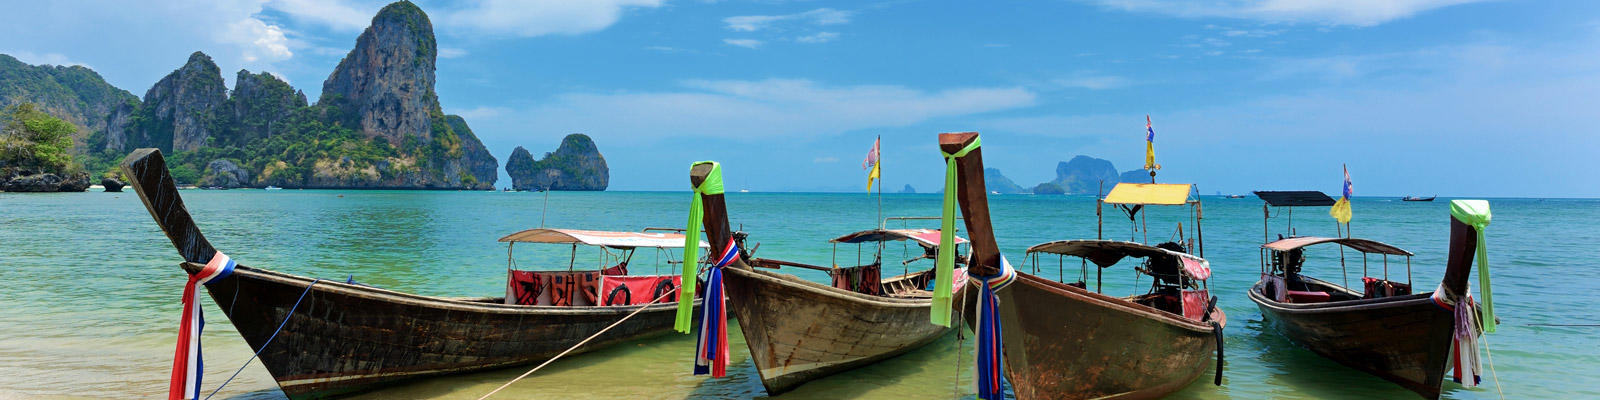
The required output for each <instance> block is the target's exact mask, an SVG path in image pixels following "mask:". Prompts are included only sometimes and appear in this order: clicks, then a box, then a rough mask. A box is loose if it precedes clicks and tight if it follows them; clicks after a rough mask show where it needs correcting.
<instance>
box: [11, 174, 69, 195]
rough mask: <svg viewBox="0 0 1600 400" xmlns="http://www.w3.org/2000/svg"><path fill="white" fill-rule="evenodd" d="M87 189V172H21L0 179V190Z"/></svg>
mask: <svg viewBox="0 0 1600 400" xmlns="http://www.w3.org/2000/svg"><path fill="white" fill-rule="evenodd" d="M87 189H89V173H87V172H76V173H62V174H54V173H48V172H47V173H29V172H23V173H21V174H18V175H16V176H12V177H11V178H10V179H6V180H3V181H0V191H6V192H82V191H84V190H87Z"/></svg>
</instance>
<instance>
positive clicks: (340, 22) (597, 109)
mask: <svg viewBox="0 0 1600 400" xmlns="http://www.w3.org/2000/svg"><path fill="white" fill-rule="evenodd" d="M0 4H3V6H0V7H3V8H4V9H5V10H6V11H7V12H4V13H0V53H5V54H10V55H13V56H15V57H17V58H19V59H21V60H23V61H25V62H28V63H32V64H56V65H70V64H81V65H86V66H89V67H91V68H93V69H95V70H96V71H98V72H99V73H100V74H101V75H102V76H104V77H105V78H106V79H107V80H108V81H110V82H111V83H112V84H113V85H116V86H118V87H121V88H123V89H126V90H128V91H130V92H133V93H134V94H136V95H141V96H142V95H143V93H144V91H145V90H147V89H148V88H149V87H150V85H152V84H153V83H155V82H156V81H157V80H159V79H160V78H161V77H162V76H164V75H166V74H167V73H169V72H171V71H172V70H173V69H175V68H177V67H179V66H180V65H181V64H183V62H184V61H185V60H186V59H187V56H188V54H189V53H190V52H193V51H196V50H199V51H204V52H206V53H207V54H209V55H211V56H212V57H213V58H214V59H215V60H216V61H217V63H218V64H219V66H221V68H222V70H223V75H224V78H225V79H227V80H228V81H229V82H228V83H229V85H230V86H231V85H232V80H233V76H234V72H236V71H238V70H239V69H249V70H251V71H268V72H271V73H273V74H275V75H278V76H280V77H283V78H285V79H287V80H288V81H289V82H290V83H291V84H292V85H294V86H295V87H296V88H299V89H302V90H304V91H305V92H306V94H307V95H308V96H309V97H310V98H311V99H316V98H317V95H318V94H319V92H320V91H321V86H322V85H321V83H322V81H323V80H324V79H326V78H327V76H328V74H329V73H331V72H332V70H333V67H334V66H335V65H337V64H338V62H339V60H340V59H341V58H342V57H343V56H344V55H345V54H346V53H347V52H348V51H349V50H350V48H351V47H353V46H354V44H355V39H356V37H357V36H358V35H360V33H361V30H362V29H364V28H365V27H366V26H367V25H368V23H369V22H370V20H371V17H372V16H373V15H374V14H376V12H377V10H378V9H380V8H382V7H383V5H384V4H386V3H385V2H382V1H366V0H217V1H200V0H195V1H170V2H168V1H164V2H142V1H140V2H103V1H80V0H63V1H51V2H35V1H27V2H22V1H11V0H7V1H4V2H3V3H0ZM417 4H418V5H419V6H421V7H422V9H423V10H424V11H426V12H427V13H428V14H429V16H430V18H431V20H432V21H433V24H434V32H435V34H436V35H437V37H438V43H439V60H438V73H437V81H438V86H437V92H438V94H439V99H440V102H441V103H442V104H443V107H444V109H445V112H447V113H453V114H459V115H461V116H463V117H465V118H466V120H467V122H468V124H469V125H470V126H471V127H472V129H473V131H474V132H476V134H477V135H478V137H479V138H480V139H482V140H483V142H484V143H485V145H487V146H488V148H489V150H490V151H491V152H492V153H494V154H495V156H496V157H497V158H499V159H500V160H501V162H502V163H503V162H504V161H505V160H506V158H507V157H508V156H509V155H510V153H511V151H512V149H513V148H514V147H516V146H524V147H527V148H528V149H529V150H530V151H532V152H533V153H534V154H535V155H536V156H537V155H539V154H541V153H543V152H548V151H553V150H554V149H555V147H556V146H557V145H558V144H559V142H560V140H561V138H562V137H563V136H565V135H566V134H569V133H575V132H581V133H586V134H588V135H590V136H591V137H593V138H594V139H595V141H596V143H597V144H598V146H599V147H600V150H601V152H602V153H603V154H604V155H605V157H606V160H607V162H608V164H609V165H610V170H611V189H612V190H687V189H688V184H687V176H686V175H687V174H686V173H685V172H686V170H687V167H688V166H689V164H690V163H691V162H693V161H696V160H708V159H710V160H718V161H721V162H723V168H724V178H725V180H726V182H727V187H728V189H729V190H739V189H748V190H752V191H864V190H865V185H866V173H865V171H863V170H862V167H861V161H862V159H863V158H864V157H865V155H866V152H867V150H868V149H869V148H870V147H871V146H872V142H873V140H874V139H875V138H878V137H881V138H882V140H883V145H882V148H883V155H882V159H883V160H884V161H883V162H884V164H883V168H884V169H883V171H884V172H883V174H884V178H883V181H884V182H885V183H886V184H887V185H888V186H887V188H888V190H889V191H898V190H899V189H900V188H901V187H902V186H904V185H907V184H909V185H911V186H913V187H915V188H916V189H917V190H919V191H922V192H932V191H938V190H939V185H941V184H942V172H943V171H942V168H943V164H942V162H941V159H940V157H939V154H938V151H937V146H936V144H937V139H936V136H935V134H937V133H940V132H960V131H978V132H981V133H982V134H983V141H984V154H985V164H986V165H987V166H989V167H993V168H999V169H1000V170H1001V171H1002V172H1003V173H1004V174H1005V175H1006V176H1007V177H1009V178H1011V179H1012V180H1014V181H1016V182H1017V183H1018V184H1021V185H1023V186H1032V185H1034V184H1037V183H1040V182H1044V181H1048V180H1051V179H1053V178H1054V176H1055V166H1056V164H1057V163H1058V162H1061V161H1066V160H1069V159H1071V158H1072V157H1073V156H1075V155H1079V154H1083V155H1089V156H1093V157H1099V158H1104V159H1107V160H1110V161H1112V162H1113V163H1115V165H1116V166H1117V168H1118V169H1119V170H1123V171H1127V170H1132V169H1136V168H1139V167H1140V166H1141V165H1142V163H1143V157H1144V143H1143V141H1144V136H1145V132H1144V130H1145V116H1146V115H1148V116H1149V117H1150V118H1151V119H1152V121H1153V125H1154V129H1155V132H1156V139H1155V147H1156V157H1157V162H1158V163H1160V164H1162V166H1163V169H1162V170H1161V171H1160V175H1159V176H1158V177H1159V179H1160V181H1162V182H1169V183H1180V182H1187V183H1195V184H1197V185H1199V189H1200V191H1201V192H1202V193H1206V194H1211V193H1214V192H1223V193H1245V192H1248V191H1251V190H1263V189H1277V190H1289V189H1310V190H1322V191H1324V192H1328V193H1338V191H1339V190H1340V185H1341V183H1342V178H1343V177H1342V175H1341V166H1344V165H1348V167H1349V170H1350V176H1351V178H1352V180H1353V181H1354V187H1355V194H1356V195H1357V196H1399V195H1408V194H1417V195H1435V194H1436V195H1442V196H1487V197H1600V174H1597V173H1595V172H1594V171H1593V170H1592V169H1591V168H1592V167H1591V165H1590V163H1589V161H1590V160H1591V159H1592V158H1595V157H1596V156H1597V155H1600V128H1597V127H1600V51H1596V50H1600V2H1592V1H1515V0H1507V1H1476V0H1300V1H1295V0H1196V1H1183V0H1045V1H986V2H960V1H911V0H901V1H881V2H876V1H845V2H835V1H783V0H765V1H740V0H723V1H708V0H681V1H680V0H586V1H511V0H480V1H450V2H447V1H433V0H421V1H418V2H417ZM509 184H510V179H509V178H508V177H506V176H505V175H504V172H503V171H502V174H501V178H500V180H499V182H498V183H497V185H499V186H502V187H504V186H508V185H509Z"/></svg>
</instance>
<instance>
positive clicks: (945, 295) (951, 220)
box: [932, 137, 982, 327]
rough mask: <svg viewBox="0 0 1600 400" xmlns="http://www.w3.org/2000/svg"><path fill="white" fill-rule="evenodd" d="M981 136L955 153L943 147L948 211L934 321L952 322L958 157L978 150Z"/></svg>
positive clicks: (942, 223) (943, 228)
mask: <svg viewBox="0 0 1600 400" xmlns="http://www.w3.org/2000/svg"><path fill="white" fill-rule="evenodd" d="M979 139H980V138H976V137H974V138H972V144H968V145H967V147H963V148H961V151H957V152H955V153H953V154H952V153H945V152H944V150H942V149H941V150H939V153H941V154H944V157H945V163H944V207H943V210H944V213H943V215H942V216H941V217H940V218H939V257H938V262H937V264H936V265H937V266H936V267H935V270H936V272H934V281H933V308H932V310H933V311H932V312H933V316H932V322H933V324H934V325H939V326H946V327H948V326H950V287H951V285H952V284H953V283H954V282H951V281H953V280H955V274H956V159H957V158H961V157H965V156H966V155H967V153H971V152H972V151H973V150H977V149H978V145H979V143H982V140H979Z"/></svg>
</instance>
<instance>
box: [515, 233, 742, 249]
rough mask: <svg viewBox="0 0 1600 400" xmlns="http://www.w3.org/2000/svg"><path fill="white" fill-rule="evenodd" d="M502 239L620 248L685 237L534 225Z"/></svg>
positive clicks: (670, 243) (675, 243)
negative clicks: (536, 226)
mask: <svg viewBox="0 0 1600 400" xmlns="http://www.w3.org/2000/svg"><path fill="white" fill-rule="evenodd" d="M500 241H501V242H511V243H556V244H583V245H589V246H601V247H611V248H619V249H633V248H638V247H655V248H666V249H675V248H680V249H681V248H683V242H684V237H683V235H682V234H678V233H665V232H611V231H590V230H582V229H556V228H534V229H528V230H525V231H521V232H517V233H513V234H510V235H506V236H505V237H502V238H500ZM700 247H710V245H708V244H706V242H705V241H704V240H702V241H700Z"/></svg>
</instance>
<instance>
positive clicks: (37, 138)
mask: <svg viewBox="0 0 1600 400" xmlns="http://www.w3.org/2000/svg"><path fill="white" fill-rule="evenodd" d="M77 130H78V128H77V127H75V126H73V125H72V124H71V123H68V122H66V121H63V120H61V119H60V118H56V117H54V116H51V115H50V114H46V113H45V112H43V111H39V110H38V109H37V108H36V107H34V105H33V104H31V103H22V104H17V105H15V106H12V107H11V108H9V109H7V110H6V112H5V114H4V115H0V165H3V166H6V167H8V168H10V169H14V170H20V169H31V170H37V171H39V172H48V173H63V172H67V171H68V170H71V169H75V168H74V166H73V164H72V154H71V150H72V134H73V133H74V132H77Z"/></svg>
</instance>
